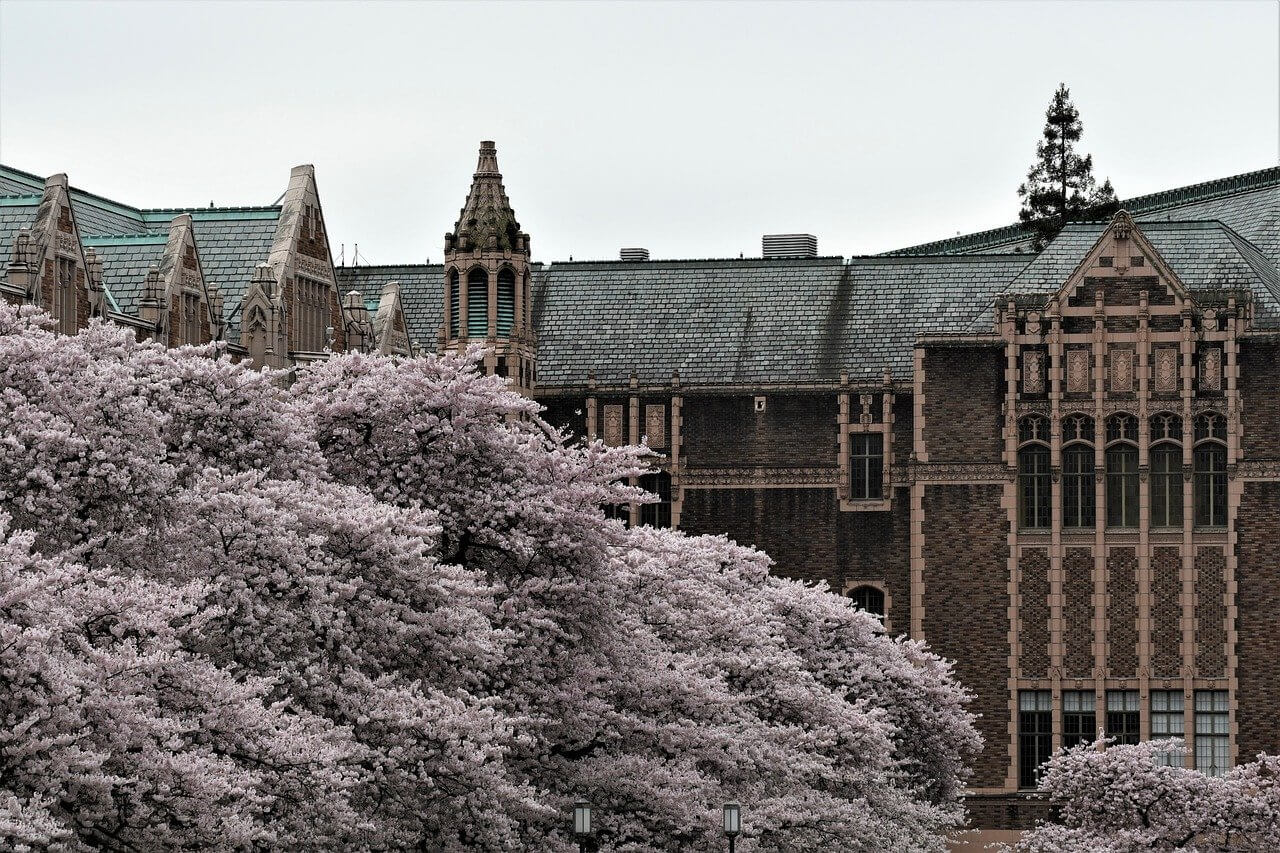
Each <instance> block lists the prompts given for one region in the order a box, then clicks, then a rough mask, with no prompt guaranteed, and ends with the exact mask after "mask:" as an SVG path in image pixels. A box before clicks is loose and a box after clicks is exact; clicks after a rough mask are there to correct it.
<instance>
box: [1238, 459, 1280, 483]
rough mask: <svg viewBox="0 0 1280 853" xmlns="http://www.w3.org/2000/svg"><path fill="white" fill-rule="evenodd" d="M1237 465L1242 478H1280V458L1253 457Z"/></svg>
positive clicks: (1239, 476) (1239, 475)
mask: <svg viewBox="0 0 1280 853" xmlns="http://www.w3.org/2000/svg"><path fill="white" fill-rule="evenodd" d="M1235 467H1236V477H1237V478H1239V479H1241V480H1280V459H1251V460H1248V461H1245V462H1239V463H1237V464H1236V466H1235Z"/></svg>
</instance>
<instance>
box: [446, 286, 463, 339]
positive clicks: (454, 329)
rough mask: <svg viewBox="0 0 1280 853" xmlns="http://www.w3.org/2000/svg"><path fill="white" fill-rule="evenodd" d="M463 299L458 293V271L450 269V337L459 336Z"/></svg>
mask: <svg viewBox="0 0 1280 853" xmlns="http://www.w3.org/2000/svg"><path fill="white" fill-rule="evenodd" d="M461 299H462V297H461V295H460V294H459V293H458V271H457V270H449V337H451V338H456V337H457V336H458V303H459V301H460V300H461Z"/></svg>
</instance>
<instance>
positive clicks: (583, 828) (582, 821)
mask: <svg viewBox="0 0 1280 853" xmlns="http://www.w3.org/2000/svg"><path fill="white" fill-rule="evenodd" d="M573 836H574V838H576V839H577V840H578V850H579V853H582V851H585V850H586V849H587V840H588V839H589V838H590V837H591V804H590V803H588V802H586V801H585V800H578V802H576V803H574V804H573Z"/></svg>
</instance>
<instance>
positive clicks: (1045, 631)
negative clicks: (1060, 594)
mask: <svg viewBox="0 0 1280 853" xmlns="http://www.w3.org/2000/svg"><path fill="white" fill-rule="evenodd" d="M1018 569H1019V573H1020V574H1019V578H1018V596H1019V600H1018V619H1019V625H1018V636H1019V638H1020V639H1021V640H1022V654H1021V656H1020V657H1019V663H1020V664H1021V666H1020V669H1021V673H1020V674H1021V676H1022V677H1023V678H1047V677H1048V675H1049V552H1048V551H1046V550H1045V549H1044V548H1024V549H1023V551H1022V558H1021V559H1020V560H1018Z"/></svg>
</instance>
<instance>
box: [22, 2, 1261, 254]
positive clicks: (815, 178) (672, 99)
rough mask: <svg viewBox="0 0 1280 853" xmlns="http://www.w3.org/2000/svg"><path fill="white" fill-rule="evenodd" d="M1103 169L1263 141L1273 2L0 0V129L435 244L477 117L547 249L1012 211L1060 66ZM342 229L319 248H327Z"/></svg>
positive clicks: (232, 197) (853, 234) (1227, 166)
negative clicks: (318, 204)
mask: <svg viewBox="0 0 1280 853" xmlns="http://www.w3.org/2000/svg"><path fill="white" fill-rule="evenodd" d="M1060 81H1061V82H1066V83H1067V84H1068V86H1070V88H1071V94H1072V97H1073V98H1074V100H1075V103H1076V106H1077V107H1078V108H1079V109H1080V112H1081V117H1082V119H1083V121H1084V127H1085V134H1084V139H1083V140H1082V145H1081V147H1082V149H1083V150H1084V151H1086V152H1089V153H1092V154H1093V157H1094V164H1095V170H1096V173H1097V175H1098V177H1099V178H1100V179H1101V178H1102V177H1106V176H1110V178H1111V179H1112V181H1113V183H1114V184H1115V186H1116V190H1117V192H1118V193H1119V194H1120V196H1121V197H1122V198H1123V197H1126V196H1133V195H1141V194H1143V193H1148V192H1153V191H1157V190H1161V189H1167V188H1171V187H1175V186H1182V185H1185V184H1190V183H1195V182H1198V181H1204V180H1209V179H1213V178H1218V177H1224V176H1227V175H1233V174H1237V173H1240V172H1245V171H1251V170H1254V169H1260V168H1264V167H1267V166H1271V165H1275V164H1276V162H1277V160H1278V158H1280V3H1277V2H1275V0H1239V2H1226V1H1225V0H1218V2H1204V3H1201V2H1159V3H1142V2H1128V0H1126V1H1125V2H1103V0H1098V1H1097V2H1079V3H1052V2H997V3H979V2H952V3H929V2H910V3H905V2H900V3H873V2H849V3H834V2H833V3H814V4H806V3H796V2H791V3H776V4H775V3H763V2H760V3H725V4H719V3H709V2H707V3H693V2H681V3H675V2H670V3H621V2H613V3H604V2H600V3H588V2H577V3H567V4H552V3H546V4H537V3H524V4H518V5H516V4H513V5H508V4H502V3H472V4H465V5H461V4H460V5H453V4H448V3H425V2H423V3H409V2H401V3H391V2H383V3H376V2H364V3H301V2H295V3H279V4H274V5H259V4H254V3H234V2H217V3H205V4H200V3H195V2H188V3H172V4H170V3H162V2H143V3H111V2H97V3H92V4H85V5H81V4H78V3H72V2H29V0H3V2H0V159H3V161H4V162H5V163H6V164H7V165H11V166H15V167H17V168H20V169H24V170H27V171H30V172H35V173H37V174H40V175H48V174H52V173H54V172H66V173H68V174H69V176H70V178H71V181H72V183H73V184H74V185H76V186H79V187H82V188H84V189H87V190H89V191H91V192H96V193H98V194H100V195H105V196H108V197H111V198H115V199H117V200H119V201H122V202H125V203H128V204H133V205H136V206H143V207H167V206H178V205H192V204H199V205H207V204H208V203H209V202H210V201H213V202H215V203H217V204H219V205H240V204H270V203H271V202H272V201H274V200H275V199H276V197H277V196H279V195H280V193H281V192H283V190H284V188H285V185H286V183H287V181H288V174H289V168H290V167H291V166H293V165H296V164H299V163H314V164H315V166H316V172H317V179H318V182H319V186H320V193H321V200H322V203H323V205H324V211H325V216H326V219H327V222H328V227H329V236H330V239H331V240H332V242H333V246H334V252H335V256H336V255H337V252H338V245H339V243H345V244H346V256H347V258H348V259H350V257H351V249H352V244H353V243H359V245H360V252H361V255H362V257H363V258H365V259H366V260H367V262H369V263H382V264H386V263H411V262H422V261H423V260H426V259H428V258H430V259H432V260H435V261H439V260H440V259H441V256H442V253H443V249H442V244H443V240H442V236H443V234H444V232H445V231H446V230H449V229H451V228H452V225H453V222H454V220H455V218H456V217H457V215H458V210H459V209H460V208H461V207H462V204H463V201H464V200H465V197H466V191H467V187H468V185H469V182H470V176H471V173H472V171H473V170H474V168H475V161H476V151H477V148H478V144H479V141H480V140H482V139H494V140H496V141H497V144H498V162H499V165H500V167H501V169H502V172H503V174H504V177H505V182H506V187H507V192H508V194H509V196H510V197H511V201H512V204H513V206H514V207H515V210H516V213H517V215H518V217H519V219H520V222H521V225H522V226H523V228H524V229H525V230H526V231H528V232H529V233H530V234H531V236H532V239H533V251H534V257H535V259H538V260H543V261H548V260H564V259H567V258H568V257H569V256H570V255H573V256H574V257H576V258H577V259H579V260H582V259H585V258H614V257H617V250H618V249H619V247H622V246H644V247H647V248H649V249H650V250H651V252H652V254H653V257H655V258H662V257H685V258H688V257H736V256H737V255H738V254H739V253H745V254H746V255H748V256H751V255H759V253H760V235H761V234H763V233H777V232H790V231H801V232H810V233H814V234H817V235H818V246H819V250H820V251H821V252H822V253H824V254H843V255H850V254H867V253H875V252H881V251H886V250H889V249H892V248H896V247H900V246H905V245H910V244H913V243H919V242H924V241H928V240H934V239H940V238H943V237H947V236H951V235H954V234H956V233H957V232H966V233H967V232H970V231H975V230H980V229H983V228H989V227H995V226H999V225H1004V224H1007V223H1009V222H1011V221H1014V219H1015V218H1016V211H1017V203H1018V202H1017V197H1016V194H1015V190H1016V188H1017V185H1018V183H1019V182H1020V181H1021V179H1022V178H1023V176H1024V175H1025V173H1026V171H1027V168H1028V166H1029V165H1030V164H1031V161H1032V158H1033V154H1034V148H1035V143H1036V140H1037V137H1038V134H1039V132H1040V129H1041V126H1042V125H1043V120H1044V110H1045V107H1046V105H1047V104H1048V101H1049V98H1050V96H1051V94H1052V92H1053V90H1054V88H1055V87H1056V86H1057V84H1058V83H1059V82H1060ZM335 259H336V257H335Z"/></svg>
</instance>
